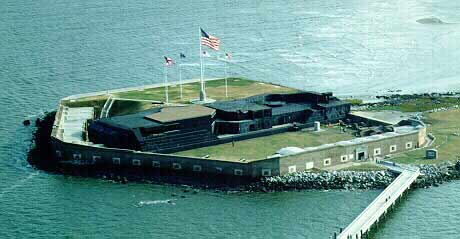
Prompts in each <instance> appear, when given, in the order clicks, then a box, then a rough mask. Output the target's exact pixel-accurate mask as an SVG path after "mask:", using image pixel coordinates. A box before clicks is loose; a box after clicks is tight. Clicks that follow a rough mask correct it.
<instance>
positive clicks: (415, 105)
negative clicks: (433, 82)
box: [369, 95, 460, 164]
mask: <svg viewBox="0 0 460 239" xmlns="http://www.w3.org/2000/svg"><path fill="white" fill-rule="evenodd" d="M458 105H460V98H459V97H453V96H430V95H417V96H399V97H393V98H392V99H390V100H389V101H387V102H386V103H379V104H376V105H374V106H371V107H370V108H369V110H377V111H381V110H396V111H401V112H425V113H423V117H424V118H423V121H424V122H425V123H426V124H427V132H428V133H431V134H433V135H434V136H435V137H436V138H437V139H436V141H435V143H434V144H433V145H432V146H431V147H430V148H435V149H438V153H439V155H438V156H439V157H438V159H437V160H428V159H425V150H426V149H420V150H414V151H411V152H406V153H401V154H397V155H393V157H392V158H391V159H390V160H391V161H395V162H397V163H405V164H439V163H442V162H445V161H456V160H458V159H460V147H459V145H460V136H458V135H460V121H458V119H459V118H460V110H457V109H450V110H447V111H439V112H432V113H427V112H426V111H431V110H434V109H440V108H451V107H453V106H458Z"/></svg>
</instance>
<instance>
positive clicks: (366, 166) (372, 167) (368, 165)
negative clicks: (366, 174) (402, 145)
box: [340, 162, 387, 171]
mask: <svg viewBox="0 0 460 239" xmlns="http://www.w3.org/2000/svg"><path fill="white" fill-rule="evenodd" d="M340 170H341V171H381V170H387V168H385V167H383V166H380V165H376V164H375V163H372V162H364V163H359V164H357V165H352V166H350V167H346V168H343V169H340Z"/></svg>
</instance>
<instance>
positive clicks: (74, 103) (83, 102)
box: [62, 95, 107, 115]
mask: <svg viewBox="0 0 460 239" xmlns="http://www.w3.org/2000/svg"><path fill="white" fill-rule="evenodd" d="M106 101H107V96H106V95H100V96H93V97H87V98H82V99H77V100H66V101H63V102H62V104H63V105H64V106H68V107H71V108H72V107H73V108H75V107H93V108H94V111H95V113H96V115H99V114H100V113H101V110H102V107H104V104H105V102H106Z"/></svg>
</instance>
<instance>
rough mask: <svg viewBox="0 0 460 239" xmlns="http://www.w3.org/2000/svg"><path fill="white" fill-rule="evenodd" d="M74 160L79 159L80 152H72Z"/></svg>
mask: <svg viewBox="0 0 460 239" xmlns="http://www.w3.org/2000/svg"><path fill="white" fill-rule="evenodd" d="M73 159H74V160H81V154H73Z"/></svg>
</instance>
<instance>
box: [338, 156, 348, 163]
mask: <svg viewBox="0 0 460 239" xmlns="http://www.w3.org/2000/svg"><path fill="white" fill-rule="evenodd" d="M340 161H341V162H346V161H348V156H347V155H342V156H340Z"/></svg>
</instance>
